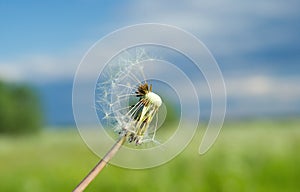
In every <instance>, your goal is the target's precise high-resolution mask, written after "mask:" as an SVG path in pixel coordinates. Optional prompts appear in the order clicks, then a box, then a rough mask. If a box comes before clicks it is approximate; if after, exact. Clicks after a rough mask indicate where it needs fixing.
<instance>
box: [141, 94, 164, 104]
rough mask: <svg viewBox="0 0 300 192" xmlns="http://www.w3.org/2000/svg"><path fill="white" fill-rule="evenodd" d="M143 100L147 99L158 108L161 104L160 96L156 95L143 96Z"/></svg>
mask: <svg viewBox="0 0 300 192" xmlns="http://www.w3.org/2000/svg"><path fill="white" fill-rule="evenodd" d="M145 98H146V99H149V101H150V102H151V103H153V104H154V105H156V106H157V107H160V106H161V104H162V101H161V98H160V96H158V95H157V94H156V93H153V92H149V93H147V94H146V95H145Z"/></svg>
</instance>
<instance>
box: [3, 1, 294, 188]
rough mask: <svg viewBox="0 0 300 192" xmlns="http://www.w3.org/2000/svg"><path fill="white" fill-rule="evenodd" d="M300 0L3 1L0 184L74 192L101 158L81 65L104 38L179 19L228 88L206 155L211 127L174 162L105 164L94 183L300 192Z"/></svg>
mask: <svg viewBox="0 0 300 192" xmlns="http://www.w3.org/2000/svg"><path fill="white" fill-rule="evenodd" d="M299 7H300V3H299V2H298V1H296V0H288V1H282V0H274V1H258V0H254V1H247V2H246V1H244V2H241V1H235V0H228V1H210V2H208V1H196V0H193V1H187V2H174V1H164V2H160V1H129V2H126V1H122V2H121V1H119V2H116V1H94V0H88V1H82V0H78V1H72V2H69V1H64V2H59V1H51V2H50V1H49V2H40V1H26V2H25V1H17V0H16V1H15V0H12V1H6V0H2V1H0V26H1V30H0V45H1V46H0V180H1V181H0V191H71V190H72V189H73V188H74V187H75V186H76V185H77V183H78V182H79V181H80V180H81V179H82V178H83V177H84V176H85V174H86V173H87V172H88V171H89V170H90V169H91V168H92V167H93V166H94V165H95V163H96V162H97V161H98V157H97V156H95V155H94V154H93V153H92V152H91V151H89V150H88V148H87V147H86V146H85V144H84V142H83V141H82V140H81V138H80V136H79V134H78V133H77V130H76V127H75V122H74V118H73V113H72V83H73V78H74V75H75V72H76V68H77V66H78V65H79V63H80V60H81V58H82V57H83V56H84V54H85V52H86V51H87V50H88V49H89V48H90V47H91V46H92V45H93V43H95V42H96V41H97V40H99V39H100V38H102V37H103V36H105V35H107V34H108V33H110V32H112V31H114V30H116V29H119V28H121V27H125V26H128V25H133V24H138V23H144V22H151V23H164V24H170V25H175V26H178V27H180V28H182V29H184V30H186V31H189V32H191V33H193V34H194V35H195V36H196V37H198V38H199V39H200V40H201V41H203V43H204V44H205V45H206V46H207V47H208V49H209V50H210V51H211V52H212V54H213V55H214V57H215V59H216V60H217V62H218V64H219V66H220V68H221V70H222V73H223V75H224V80H225V84H226V88H227V99H228V103H227V104H228V105H227V113H226V120H225V124H224V128H223V130H222V132H221V134H220V136H219V138H218V140H217V142H216V143H215V145H214V147H213V148H212V149H211V150H210V151H209V152H208V153H207V154H205V155H204V156H199V155H198V154H197V149H198V145H199V140H200V138H201V136H202V135H203V129H202V130H201V131H199V132H198V133H197V135H196V136H195V139H194V140H193V142H192V143H191V144H190V145H189V146H188V148H187V150H186V151H185V152H184V153H182V154H180V155H179V156H178V157H177V158H175V159H174V160H173V161H171V162H170V163H168V164H167V165H164V166H161V167H158V168H154V169H149V170H142V171H134V170H126V169H121V168H118V167H113V166H108V167H107V168H106V169H105V170H104V172H103V173H101V174H100V175H99V176H98V177H97V179H96V180H95V181H94V182H93V183H92V184H91V186H90V187H89V188H88V189H87V191H95V190H110V191H126V190H128V191H129V190H130V191H154V190H156V191H170V190H173V191H182V190H184V191H298V189H299V188H300V185H299V184H298V180H299V179H300V168H299V166H298V164H299V160H300V155H299V154H298V153H297V150H299V147H300V130H299V125H300V121H299V120H298V119H299V117H300V86H299V82H300V65H299V64H300V40H299V32H300V11H299ZM208 107H209V105H208ZM204 111H205V110H204Z"/></svg>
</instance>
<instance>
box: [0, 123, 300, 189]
mask: <svg viewBox="0 0 300 192" xmlns="http://www.w3.org/2000/svg"><path fill="white" fill-rule="evenodd" d="M299 124H300V121H297V120H291V121H287V120H286V121H275V122H272V121H248V122H229V123H226V124H225V126H224V128H223V130H222V132H221V134H220V136H219V138H218V140H217V142H216V143H215V145H214V146H213V148H212V149H211V150H210V151H209V152H208V153H207V154H205V155H203V156H200V155H198V152H197V150H198V146H199V143H200V133H198V134H197V135H196V136H195V138H194V140H193V141H192V143H191V144H190V145H189V146H188V148H187V149H186V150H185V151H184V152H183V153H181V154H180V155H179V156H177V157H176V158H175V159H174V160H172V161H171V162H169V163H167V164H165V165H163V166H160V167H157V168H152V169H147V170H129V169H123V168H118V167H114V166H107V167H106V168H105V169H104V170H103V172H101V173H100V175H98V177H97V178H96V179H95V180H94V181H93V182H92V183H91V185H90V186H89V187H88V188H87V190H86V191H122V192H125V191H130V192H135V191H149V192H150V191H151V192H152V191H156V192H159V191H222V192H223V191H224V192H226V191H230V192H232V191H249V192H250V191H251V192H252V191H298V190H299V189H300V184H299V180H300V166H299V163H300V153H299V149H300V129H299ZM98 160H99V158H98V157H97V156H95V155H94V154H93V153H92V152H91V151H90V150H89V149H88V148H87V147H86V145H85V144H84V142H83V141H82V140H81V138H80V136H79V134H78V133H77V131H76V130H74V129H73V130H64V131H58V130H56V131H54V130H52V131H49V130H48V131H44V132H43V133H41V134H39V135H33V136H24V137H9V136H4V135H2V136H1V135H0V191H5V192H10V191H13V192H18V191H20V192H21V191H22V192H26V191H30V192H35V191H38V192H47V191H49V192H50V191H72V189H73V188H74V187H75V186H76V185H77V184H78V182H79V181H80V180H81V179H82V178H83V177H84V176H85V175H86V174H87V173H88V172H89V171H90V169H91V168H92V167H93V166H94V165H95V164H96V163H97V161H98Z"/></svg>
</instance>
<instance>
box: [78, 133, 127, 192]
mask: <svg viewBox="0 0 300 192" xmlns="http://www.w3.org/2000/svg"><path fill="white" fill-rule="evenodd" d="M125 141H126V134H125V135H124V136H123V137H120V138H119V140H117V141H116V143H115V144H114V145H113V146H112V148H111V149H110V150H109V151H108V152H107V153H106V155H105V156H104V157H103V158H102V159H101V160H100V161H99V162H98V163H97V165H96V166H95V167H94V168H93V169H92V170H91V171H90V172H89V174H88V175H87V176H86V177H85V178H84V179H83V180H82V181H81V182H80V183H79V184H78V185H77V187H76V188H75V189H74V190H73V192H81V191H83V190H84V189H85V188H86V187H87V186H88V185H89V184H90V183H91V182H92V181H93V180H94V179H95V177H96V176H97V175H98V174H99V173H100V172H101V171H102V169H103V168H104V166H105V165H106V164H107V163H108V162H109V161H110V160H111V159H112V158H113V156H114V155H115V154H116V153H117V151H118V150H119V149H120V148H121V146H122V145H123V144H124V142H125Z"/></svg>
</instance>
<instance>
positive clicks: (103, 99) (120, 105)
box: [96, 49, 162, 144]
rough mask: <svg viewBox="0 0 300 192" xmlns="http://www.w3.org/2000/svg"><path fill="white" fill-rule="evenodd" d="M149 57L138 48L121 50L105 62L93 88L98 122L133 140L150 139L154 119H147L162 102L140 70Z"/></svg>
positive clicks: (151, 137)
mask: <svg viewBox="0 0 300 192" xmlns="http://www.w3.org/2000/svg"><path fill="white" fill-rule="evenodd" d="M150 59H153V58H151V57H150V56H148V55H147V54H146V51H145V50H141V49H136V50H135V51H131V52H127V51H125V52H123V53H121V54H120V55H119V56H117V57H116V58H113V59H112V60H111V61H110V62H109V63H108V64H107V65H106V67H105V68H104V70H103V71H102V73H101V74H100V76H99V79H98V83H97V88H96V105H98V107H96V109H98V110H97V113H98V116H99V117H100V118H99V120H100V122H101V124H102V125H104V126H105V127H107V128H109V129H110V128H112V129H114V130H115V132H117V133H119V134H121V135H127V136H128V141H129V142H135V143H136V144H141V143H143V142H144V141H146V140H147V141H148V140H149V141H153V140H154V137H155V132H156V129H157V123H154V125H150V123H151V121H152V120H153V117H154V116H155V115H157V112H158V108H159V107H160V106H161V104H162V100H161V98H160V96H159V95H158V94H156V93H154V92H152V85H151V84H148V80H147V79H146V75H145V73H144V70H143V64H142V63H143V62H144V61H147V60H150ZM101 117H102V118H101ZM154 119H155V121H157V119H158V118H154Z"/></svg>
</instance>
